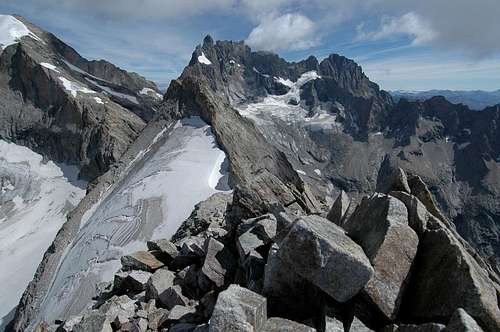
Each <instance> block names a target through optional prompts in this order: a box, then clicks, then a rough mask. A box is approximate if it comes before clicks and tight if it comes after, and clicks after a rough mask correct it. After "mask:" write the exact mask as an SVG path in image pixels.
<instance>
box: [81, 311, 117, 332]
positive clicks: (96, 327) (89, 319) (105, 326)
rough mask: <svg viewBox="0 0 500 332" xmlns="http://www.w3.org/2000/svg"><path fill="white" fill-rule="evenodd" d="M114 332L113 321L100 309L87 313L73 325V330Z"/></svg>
mask: <svg viewBox="0 0 500 332" xmlns="http://www.w3.org/2000/svg"><path fill="white" fill-rule="evenodd" d="M88 331H95V332H113V329H112V328H111V323H110V320H109V318H108V317H106V315H105V314H103V313H101V312H99V311H96V310H94V311H92V312H90V313H89V314H87V315H85V316H84V317H83V319H82V320H81V321H80V322H79V323H77V324H76V325H75V326H74V327H73V332H88Z"/></svg>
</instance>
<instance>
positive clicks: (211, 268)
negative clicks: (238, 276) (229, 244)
mask: <svg viewBox="0 0 500 332" xmlns="http://www.w3.org/2000/svg"><path fill="white" fill-rule="evenodd" d="M207 242H208V243H207V249H206V252H207V255H206V256H205V261H204V263H203V267H202V268H201V272H202V274H203V275H204V276H205V277H206V278H207V279H208V280H210V281H211V282H213V283H214V284H215V286H216V287H222V286H224V285H225V284H227V283H228V282H229V281H230V280H231V279H232V277H233V273H234V270H235V267H236V261H235V259H234V256H233V255H232V254H231V252H230V251H229V250H228V249H227V248H225V246H224V245H223V244H222V243H220V242H219V241H217V240H215V239H213V238H211V239H208V241H207Z"/></svg>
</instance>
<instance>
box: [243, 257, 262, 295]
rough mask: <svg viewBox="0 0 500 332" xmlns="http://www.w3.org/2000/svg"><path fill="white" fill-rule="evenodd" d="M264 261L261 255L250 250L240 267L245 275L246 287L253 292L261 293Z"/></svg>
mask: <svg viewBox="0 0 500 332" xmlns="http://www.w3.org/2000/svg"><path fill="white" fill-rule="evenodd" d="M265 266H266V261H265V259H264V258H263V257H262V255H261V254H259V253H258V252H256V251H254V250H252V251H251V252H250V253H249V254H248V255H247V257H246V258H245V260H244V262H243V264H242V265H241V268H242V270H243V271H244V274H245V282H246V287H247V288H248V289H250V290H252V291H254V292H257V293H261V291H262V287H263V282H264V270H265Z"/></svg>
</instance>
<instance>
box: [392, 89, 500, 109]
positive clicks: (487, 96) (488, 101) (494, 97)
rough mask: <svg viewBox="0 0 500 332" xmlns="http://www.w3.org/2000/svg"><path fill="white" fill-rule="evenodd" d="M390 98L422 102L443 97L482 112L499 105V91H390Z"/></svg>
mask: <svg viewBox="0 0 500 332" xmlns="http://www.w3.org/2000/svg"><path fill="white" fill-rule="evenodd" d="M390 94H391V95H392V97H393V98H394V99H395V100H396V101H398V100H399V99H401V98H406V99H408V100H410V101H424V100H426V99H430V98H432V97H435V96H443V97H445V98H446V99H448V100H449V101H451V102H452V103H454V104H460V103H461V104H464V105H467V106H469V107H470V108H471V109H473V110H477V111H480V110H483V109H485V108H486V107H488V106H494V105H497V104H500V90H496V91H483V90H473V91H458V90H457V91H455V90H429V91H405V90H396V91H390Z"/></svg>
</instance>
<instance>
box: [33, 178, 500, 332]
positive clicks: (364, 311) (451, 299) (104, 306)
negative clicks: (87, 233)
mask: <svg viewBox="0 0 500 332" xmlns="http://www.w3.org/2000/svg"><path fill="white" fill-rule="evenodd" d="M399 171H400V172H402V170H399ZM401 174H404V173H401ZM404 187H406V188H408V189H409V192H404V193H405V194H406V195H408V196H409V197H411V199H412V200H414V201H415V200H416V201H418V202H420V200H419V199H418V197H417V196H414V195H413V194H414V193H416V194H418V192H419V190H420V189H421V188H419V187H415V186H412V185H411V184H408V183H405V186H404ZM399 188H401V186H399V183H394V184H393V185H391V186H389V187H388V190H391V192H395V191H392V189H399ZM210 202H212V203H210ZM420 203H421V202H420ZM217 204H218V203H217V202H216V201H214V200H213V199H210V200H209V201H207V202H206V203H204V205H200V207H199V210H198V216H200V215H203V217H201V218H199V219H197V220H196V222H195V223H193V222H191V221H189V220H187V221H186V222H185V225H184V230H183V231H181V232H180V234H176V236H174V238H175V239H176V240H175V241H174V242H171V241H169V240H167V239H165V240H155V241H150V242H148V248H149V251H142V252H136V253H133V254H131V255H129V256H125V257H123V258H122V269H121V271H119V272H118V273H117V274H115V277H114V281H113V282H112V283H110V284H109V285H108V286H107V287H106V288H105V289H104V290H103V291H102V293H101V294H100V295H99V296H98V297H96V298H95V301H94V302H93V303H92V305H91V306H90V307H89V309H87V310H86V311H84V312H82V314H81V315H78V316H75V317H71V318H69V319H67V320H66V321H64V322H58V323H56V324H45V325H43V326H44V327H43V329H45V330H48V331H51V330H56V331H68V332H69V331H88V330H92V331H197V332H199V331H266V332H267V331H285V330H286V331H483V330H484V331H496V330H498V328H500V320H499V317H500V309H499V306H498V300H497V296H498V294H499V290H500V287H499V284H498V283H497V280H493V279H491V278H490V277H488V274H487V273H486V271H485V270H484V269H483V268H482V267H481V264H484V263H481V262H478V261H477V260H476V258H474V257H473V256H472V255H471V254H470V253H469V252H468V250H467V249H466V248H465V247H464V246H463V245H462V242H463V240H462V239H461V238H460V236H459V235H458V234H457V233H456V232H454V231H452V230H450V229H449V228H448V227H447V226H446V224H444V223H443V222H441V221H440V220H439V219H438V218H435V217H433V215H432V213H431V212H429V211H428V210H427V209H426V208H424V209H423V210H422V213H424V214H425V215H426V220H424V221H423V225H419V226H417V225H416V224H411V223H410V222H409V220H410V218H412V214H413V213H414V212H412V211H413V210H412V208H411V205H410V204H406V205H405V203H404V202H403V201H400V200H398V199H397V198H396V197H395V196H393V195H392V194H389V195H387V194H383V193H375V194H373V195H371V196H370V197H366V199H364V200H363V201H362V202H361V203H360V204H359V205H358V206H357V207H356V208H355V212H354V214H353V215H352V216H351V217H350V218H348V220H347V221H346V227H345V229H344V228H341V227H339V226H337V225H335V224H334V223H333V222H332V221H330V220H327V219H324V218H322V217H319V216H317V215H303V216H298V217H297V216H292V215H290V214H288V213H287V212H285V211H284V210H282V211H281V212H278V211H276V212H275V214H267V215H263V216H260V217H258V218H252V219H247V220H237V219H231V218H230V217H229V216H230V214H226V215H225V217H224V218H223V219H224V220H225V221H224V222H221V220H222V219H221V217H220V214H218V212H217V210H218V209H217V208H215V209H214V207H215V206H217ZM422 205H423V203H422ZM337 206H338V205H337ZM367 209H368V210H373V209H375V210H377V211H380V212H377V213H375V214H368V215H366V213H365V211H366V210H367ZM201 210H202V211H201ZM363 214H365V215H364V216H363ZM383 225H384V226H383ZM360 227H361V228H360ZM363 227H364V228H366V227H369V228H370V227H371V230H367V229H364V230H363V229H362V228H363ZM186 229H192V231H193V232H192V233H191V234H186V232H185V230H186ZM405 232H409V234H412V235H411V236H409V238H410V239H411V241H409V240H408V235H406V234H405ZM181 234H182V235H181ZM417 234H418V236H417ZM302 256H303V257H302ZM395 261H408V264H397V265H395V264H394V262H395ZM410 267H411V268H410ZM436 268H437V270H436ZM450 274H451V275H452V276H453V277H450V278H448V276H449V275H450ZM440 280H442V282H444V283H445V284H440V282H441V281H440ZM299 285H300V286H299ZM461 292H467V294H462V293H461ZM293 298H296V299H300V300H299V301H294V300H292V299H293ZM308 303H311V304H312V306H310V305H309V304H308ZM51 323H54V322H51Z"/></svg>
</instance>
